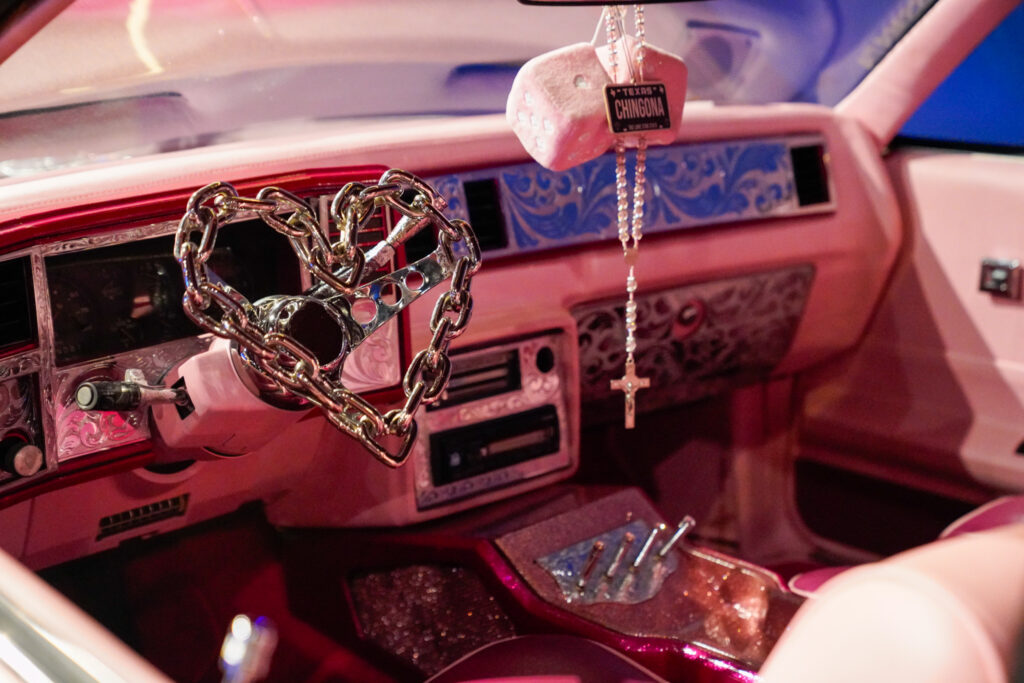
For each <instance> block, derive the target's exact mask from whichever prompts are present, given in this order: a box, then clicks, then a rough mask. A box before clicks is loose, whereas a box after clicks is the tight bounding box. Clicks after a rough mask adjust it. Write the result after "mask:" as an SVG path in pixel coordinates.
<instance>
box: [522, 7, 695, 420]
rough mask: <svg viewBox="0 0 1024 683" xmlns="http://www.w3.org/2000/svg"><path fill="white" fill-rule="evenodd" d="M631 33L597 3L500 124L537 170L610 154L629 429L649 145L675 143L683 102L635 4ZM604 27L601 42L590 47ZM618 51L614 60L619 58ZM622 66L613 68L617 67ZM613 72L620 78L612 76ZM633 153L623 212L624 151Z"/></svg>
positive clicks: (534, 63) (530, 76)
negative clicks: (580, 35)
mask: <svg viewBox="0 0 1024 683" xmlns="http://www.w3.org/2000/svg"><path fill="white" fill-rule="evenodd" d="M633 12H634V19H635V26H636V30H635V36H630V35H626V32H625V30H624V28H623V24H624V17H625V14H626V12H625V10H624V9H623V8H622V7H621V6H617V5H616V6H611V7H605V8H604V10H603V13H602V15H601V19H600V20H599V22H598V27H597V32H596V33H595V35H594V41H592V42H591V43H577V44H575V45H570V46H568V47H564V48H561V49H558V50H554V51H553V52H548V53H546V54H543V55H540V56H539V57H535V58H534V59H531V60H530V61H528V62H527V63H526V64H524V65H523V67H522V69H520V71H519V73H518V74H517V75H516V78H515V81H513V83H512V90H511V92H510V93H509V97H508V106H507V108H506V118H507V119H508V122H509V124H510V125H511V126H512V130H513V131H514V132H515V133H516V135H517V136H518V137H519V140H520V141H521V142H522V143H523V146H524V147H525V148H526V150H527V151H528V152H529V153H530V155H531V156H533V158H534V159H536V160H537V162H538V163H540V164H541V165H542V166H544V167H545V168H549V169H551V170H553V171H561V170H564V169H567V168H570V167H572V166H576V165H577V164H582V163H584V162H586V161H590V160H591V159H594V158H596V157H598V156H600V155H601V154H604V153H605V152H606V151H607V150H608V148H609V147H614V148H615V191H616V207H617V214H616V220H617V225H618V235H619V241H620V242H621V243H622V251H623V257H624V258H625V261H626V266H627V267H628V269H629V271H628V275H627V277H626V292H627V295H628V299H627V301H626V312H625V324H626V363H625V372H624V374H623V376H622V377H621V378H620V379H616V380H613V381H612V383H611V387H612V389H617V390H621V391H622V392H623V393H624V394H625V399H626V409H625V426H626V429H632V428H633V427H634V423H635V416H636V392H637V391H639V390H640V389H645V388H647V387H649V386H650V379H649V378H646V377H639V376H637V374H636V359H635V353H636V330H637V306H636V301H635V298H634V295H635V293H636V288H637V280H636V268H637V256H638V253H639V252H638V248H639V245H640V239H641V238H642V237H643V217H644V199H645V188H646V179H645V176H644V173H645V170H646V164H647V147H648V146H649V145H651V144H668V143H671V142H673V141H674V140H675V138H676V130H677V129H678V127H679V124H680V121H681V120H682V115H683V104H684V102H685V100H686V75H687V73H686V65H685V64H684V63H683V60H682V59H680V58H679V57H677V56H676V55H673V54H671V53H668V52H665V51H663V50H659V49H658V48H655V47H652V46H650V45H648V44H647V41H646V25H645V15H644V7H643V5H641V4H638V5H634V8H633ZM602 28H603V29H604V31H605V34H606V37H607V44H606V45H604V46H602V47H600V48H596V49H595V47H594V44H593V43H594V42H596V40H597V37H598V36H599V35H600V33H601V30H602ZM620 55H621V59H620ZM620 62H621V63H620ZM620 69H621V70H622V74H620V73H619V71H620ZM627 147H635V148H636V168H635V171H634V176H633V205H632V215H631V212H630V201H629V190H628V187H629V186H628V181H627V177H626V148H627Z"/></svg>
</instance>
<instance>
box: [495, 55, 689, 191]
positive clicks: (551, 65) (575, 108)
mask: <svg viewBox="0 0 1024 683" xmlns="http://www.w3.org/2000/svg"><path fill="white" fill-rule="evenodd" d="M627 42H628V44H629V49H630V51H633V50H635V49H636V44H635V40H634V39H633V38H632V37H630V38H627ZM617 52H618V61H619V64H618V72H619V73H618V75H619V80H620V81H624V82H629V77H628V69H627V67H626V66H625V64H624V62H623V61H622V59H623V50H622V43H619V49H618V50H617ZM610 61H611V60H610V50H609V48H608V46H607V45H605V46H603V47H600V48H597V49H596V50H595V48H594V46H593V45H591V44H590V43H577V44H575V45H569V46H568V47H563V48H560V49H558V50H554V51H552V52H548V53H545V54H543V55H540V56H539V57H534V58H533V59H531V60H530V61H528V62H527V63H526V64H524V65H523V67H522V68H521V69H520V70H519V73H518V74H517V75H516V78H515V80H514V81H513V83H512V91H511V92H510V93H509V96H508V106H507V108H506V110H505V116H506V118H507V119H508V122H509V125H511V126H512V130H513V131H514V132H515V134H516V135H517V136H518V137H519V140H520V141H521V142H522V143H523V147H525V148H526V151H527V152H529V153H530V156H532V157H533V158H534V159H536V160H537V162H538V163H539V164H540V165H541V166H544V167H545V168H549V169H551V170H552V171H562V170H565V169H567V168H570V167H572V166H576V165H577V164H582V163H583V162H585V161H589V160H591V159H594V158H596V157H598V156H600V155H602V154H604V153H605V152H606V151H608V149H609V148H610V147H611V146H612V144H613V143H614V141H615V135H614V134H613V133H612V132H611V130H610V128H609V126H608V119H607V114H606V113H605V99H604V87H605V86H606V85H609V84H611V83H612V80H611V78H610V77H609V75H608V74H609V71H610ZM686 75H687V74H686V65H685V64H684V63H683V60H682V59H680V58H679V57H677V56H675V55H673V54H671V53H668V52H665V51H664V50H659V49H658V48H655V47H651V46H649V45H648V46H647V47H646V49H645V58H644V81H645V82H650V81H658V82H661V83H664V84H665V88H666V94H667V96H668V104H669V116H670V118H671V122H672V129H671V130H660V131H647V132H644V133H643V135H644V137H645V138H646V139H647V141H648V142H649V143H651V144H667V143H670V142H672V141H674V140H675V138H676V131H677V130H678V128H679V123H680V121H681V120H682V117H683V104H684V103H685V101H686ZM637 137H638V136H637V134H635V133H634V134H629V135H625V136H623V139H624V140H625V141H626V143H627V144H628V145H630V146H633V145H635V144H636V141H637Z"/></svg>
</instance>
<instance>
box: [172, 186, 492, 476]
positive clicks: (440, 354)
mask: <svg viewBox="0 0 1024 683" xmlns="http://www.w3.org/2000/svg"><path fill="white" fill-rule="evenodd" d="M409 190H413V191H414V192H415V197H414V198H413V199H412V201H405V200H404V199H402V197H403V195H404V194H405V193H406V192H407V191H409ZM379 207H386V208H388V209H393V210H395V211H397V212H398V213H400V214H402V215H403V216H406V217H409V218H411V219H414V220H424V221H426V223H427V224H432V225H434V226H435V227H436V228H437V230H438V248H437V250H436V251H435V253H434V254H435V255H436V257H437V258H438V260H439V261H441V262H442V265H444V266H446V267H447V268H449V269H450V270H451V273H452V277H451V284H450V285H449V289H448V291H446V292H444V293H443V294H442V295H441V297H440V298H439V299H438V301H437V304H436V305H435V307H434V312H433V315H432V316H431V318H430V331H431V332H432V337H431V340H430V343H429V344H428V345H427V347H426V348H424V349H422V350H421V351H420V352H419V353H417V354H416V355H415V356H414V357H413V359H412V362H411V363H410V364H409V367H408V368H407V369H406V371H405V375H404V377H403V379H402V389H403V391H404V392H405V396H406V400H405V403H404V404H403V405H402V407H400V408H396V409H394V410H391V411H389V412H387V413H385V414H382V413H381V412H380V411H379V410H378V409H377V408H376V407H375V406H373V405H372V404H371V403H369V402H368V401H366V400H365V399H364V398H362V397H361V396H359V395H358V394H356V393H354V392H352V391H350V390H349V389H347V388H345V387H344V386H343V385H342V383H341V379H340V378H341V371H340V369H339V370H338V371H337V372H335V373H328V372H324V371H322V369H321V365H320V362H319V361H318V360H317V358H316V356H315V355H314V354H313V353H312V352H311V351H310V350H309V349H307V348H306V347H305V346H304V345H303V344H302V343H301V342H299V341H298V340H296V339H294V338H292V337H291V336H289V335H287V334H283V333H281V332H278V331H270V330H268V329H267V327H268V325H267V324H266V322H265V321H263V320H262V319H261V317H260V314H259V312H258V311H257V310H256V308H255V307H254V306H253V305H252V304H251V303H250V302H249V301H248V299H246V298H245V296H243V295H242V294H241V293H239V292H237V291H236V290H234V289H232V288H231V287H230V286H229V285H226V284H223V283H220V282H219V281H216V279H215V278H213V279H211V278H210V274H209V270H208V266H207V263H208V261H209V260H210V257H211V256H212V255H213V249H214V246H215V243H216V239H217V233H218V231H219V229H220V226H221V225H222V224H223V223H225V222H227V221H230V220H231V219H233V218H236V217H238V216H239V214H246V213H249V214H251V213H255V214H256V215H258V216H259V217H260V218H261V219H262V220H263V222H264V223H266V224H267V225H268V226H270V227H271V228H273V229H274V230H276V231H277V232H279V233H281V234H282V235H285V236H286V237H288V239H289V242H290V243H291V246H292V248H293V249H294V251H295V254H296V256H297V257H298V259H299V261H301V262H302V264H303V266H304V267H305V268H306V269H307V270H308V271H309V272H310V273H311V274H312V275H313V277H314V278H316V279H317V280H319V281H320V282H322V283H323V284H324V285H326V286H327V287H328V288H329V289H330V290H333V292H334V293H337V294H343V295H352V294H353V293H354V292H355V291H356V289H357V288H359V287H360V285H361V282H362V278H363V271H364V265H365V263H366V257H365V254H364V252H363V251H362V250H361V249H360V248H359V245H358V234H359V231H360V229H362V228H363V227H365V226H366V224H367V223H368V222H369V221H370V219H371V218H372V217H373V215H374V212H375V210H376V209H377V208H379ZM445 208H446V204H445V201H444V199H443V197H441V195H440V194H439V193H438V192H437V191H436V190H435V189H434V188H432V187H431V186H430V185H429V184H427V183H426V182H424V181H423V180H421V179H419V178H417V177H416V176H414V175H412V174H411V173H408V172H406V171H400V170H397V169H393V170H390V171H388V172H386V173H385V174H384V175H382V176H381V178H380V180H379V182H378V183H377V184H376V185H364V184H362V183H349V184H347V185H346V186H345V187H343V188H342V189H341V191H340V192H338V194H337V195H336V196H335V197H334V200H333V201H332V203H331V209H330V214H331V217H332V218H333V219H334V221H335V223H336V225H337V226H338V229H339V232H340V235H339V238H338V240H337V242H335V243H334V244H331V243H329V242H328V240H327V238H326V237H325V236H324V234H323V232H322V231H321V229H320V226H319V224H318V222H317V220H316V216H315V215H314V214H313V212H312V210H311V209H310V208H309V206H308V205H307V204H306V203H305V202H304V201H303V200H302V199H300V198H299V197H297V196H295V195H294V194H292V193H290V192H287V191H286V190H282V189H280V188H276V187H267V188H264V189H262V190H261V191H260V192H259V193H258V194H257V196H256V197H255V198H247V197H241V196H239V195H238V192H237V191H236V190H235V188H234V187H232V186H231V185H230V184H228V183H220V182H218V183H213V184H211V185H207V186H206V187H204V188H202V189H200V190H198V191H197V192H196V193H195V194H193V195H192V197H191V199H189V202H188V206H187V209H186V212H185V215H184V216H183V217H182V219H181V222H180V224H179V226H178V231H177V234H176V235H175V240H174V257H175V259H177V261H178V263H179V265H180V266H181V270H182V277H183V279H184V281H185V294H184V297H183V299H182V307H183V309H184V311H185V314H186V315H187V316H188V317H189V318H190V319H191V320H192V321H193V322H195V323H196V324H197V325H198V326H199V327H201V328H202V329H204V330H206V331H208V332H211V333H213V334H215V335H217V336H219V337H224V338H226V339H229V340H231V341H233V342H235V343H236V344H237V345H238V350H239V352H240V353H241V355H242V357H243V358H245V359H246V361H247V362H248V363H249V365H250V366H251V367H252V368H254V369H255V370H256V371H257V372H258V373H259V374H261V375H262V376H263V377H265V378H267V379H269V380H271V381H272V382H274V383H275V384H276V385H278V387H280V388H281V389H283V390H284V391H285V392H287V393H290V394H292V395H294V396H297V397H299V398H301V399H304V400H306V401H308V402H310V403H313V404H315V405H317V406H319V407H320V408H322V409H323V410H324V411H325V413H326V414H327V417H328V419H329V420H330V422H331V424H333V425H334V426H335V427H336V428H338V429H340V430H341V431H343V432H345V433H347V434H349V435H350V436H352V437H353V438H355V439H356V440H357V441H359V442H360V443H361V444H362V445H363V446H364V447H365V448H366V449H367V450H369V451H370V453H371V454H373V455H374V457H376V458H377V459H378V460H380V461H381V462H383V463H384V464H385V465H388V466H389V467H398V466H399V465H401V464H402V463H403V462H404V461H405V459H406V458H407V457H408V455H409V451H410V450H411V448H412V445H413V443H414V442H415V439H416V422H415V420H414V417H415V414H416V412H417V410H418V409H419V408H420V406H421V405H429V404H431V403H433V402H435V401H437V400H438V399H439V398H441V396H442V395H443V393H444V390H445V388H446V387H447V386H448V380H449V378H450V377H451V369H452V365H451V359H450V358H449V356H448V347H449V345H450V344H451V342H452V340H453V339H455V338H456V337H458V336H459V335H460V334H462V333H463V332H464V331H465V329H466V326H467V325H468V324H469V319H470V316H471V314H472V310H473V297H472V294H471V293H470V282H471V280H472V277H473V275H474V274H476V272H477V271H478V270H479V269H480V263H481V255H480V244H479V242H478V241H477V239H476V235H475V234H474V233H473V229H472V228H471V227H470V225H469V224H468V223H466V222H465V221H461V220H449V219H448V218H446V217H445V216H444V214H443V213H442V211H443V210H444V209H445ZM457 243H458V244H460V245H461V246H462V249H460V253H461V254H462V255H460V256H456V254H455V251H456V250H455V247H454V245H455V244H457ZM314 289H316V287H314ZM349 317H350V316H349ZM387 437H396V438H397V439H398V440H399V443H398V446H397V447H396V448H393V449H389V448H388V447H387V446H386V445H385V444H384V443H383V442H382V440H383V439H384V438H387Z"/></svg>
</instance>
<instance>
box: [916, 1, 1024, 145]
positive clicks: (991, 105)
mask: <svg viewBox="0 0 1024 683" xmlns="http://www.w3.org/2000/svg"><path fill="white" fill-rule="evenodd" d="M1022 44H1024V5H1021V6H1019V7H1017V9H1015V10H1014V11H1013V12H1011V13H1010V15H1009V16H1007V17H1006V19H1004V20H1003V22H1002V23H1001V24H1000V25H999V27H998V28H996V30H995V31H993V32H992V33H991V34H990V35H989V36H988V38H986V39H985V40H984V41H983V42H982V43H981V44H980V45H979V46H978V47H977V48H975V50H974V52H973V53H971V55H970V57H968V58H967V59H966V60H965V61H964V62H963V63H962V64H961V65H960V66H959V67H958V68H957V69H956V70H955V71H954V72H953V73H952V74H950V75H949V77H948V78H947V79H946V80H945V81H944V82H943V83H942V85H940V86H939V87H938V89H936V90H935V92H934V93H932V95H931V97H929V98H928V99H927V100H926V101H925V103H924V104H923V105H921V107H920V108H919V109H918V110H917V111H916V112H915V113H914V115H913V116H912V117H911V118H910V120H909V121H907V123H906V124H905V125H904V126H903V130H901V131H900V136H901V138H902V139H903V140H904V141H912V142H913V141H917V142H922V141H926V142H933V143H939V144H943V145H953V146H964V147H971V148H977V147H986V148H994V149H1000V150H1003V151H1017V152H1021V151H1024V115H1022V112H1024V87H1022V84H1024V48H1022V47H1021V46H1022Z"/></svg>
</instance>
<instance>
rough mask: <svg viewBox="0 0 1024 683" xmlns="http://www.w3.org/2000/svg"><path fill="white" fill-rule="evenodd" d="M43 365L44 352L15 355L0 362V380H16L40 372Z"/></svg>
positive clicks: (34, 351)
mask: <svg viewBox="0 0 1024 683" xmlns="http://www.w3.org/2000/svg"><path fill="white" fill-rule="evenodd" d="M42 364H43V359H42V352H41V351H40V350H39V349H32V350H31V351H25V352H23V353H17V354H14V355H13V356H9V357H7V358H4V359H2V360H0V380H7V379H14V378H16V377H21V376H22V375H29V374H32V373H33V372H39V369H40V368H41V367H42Z"/></svg>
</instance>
